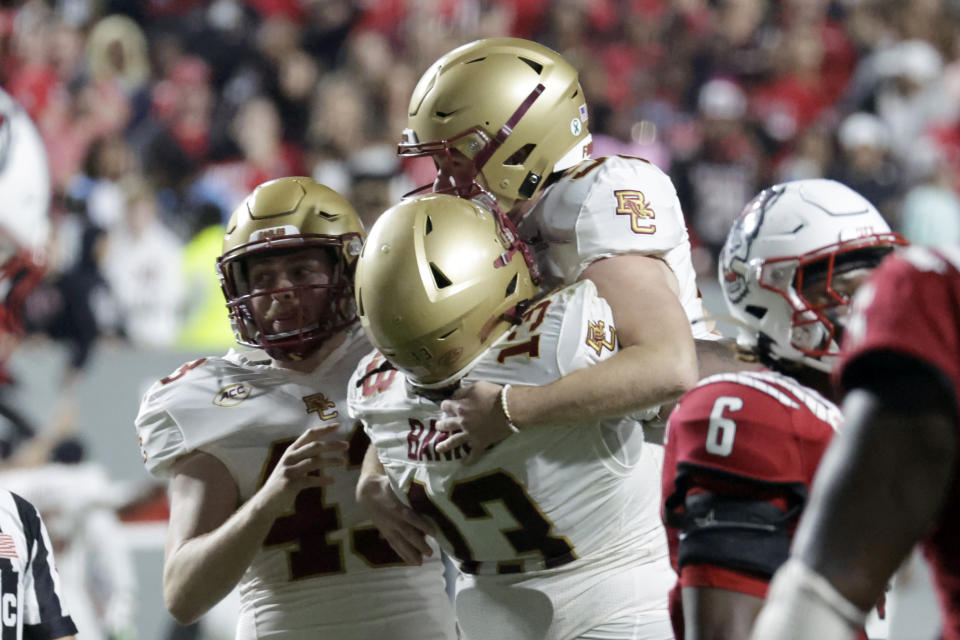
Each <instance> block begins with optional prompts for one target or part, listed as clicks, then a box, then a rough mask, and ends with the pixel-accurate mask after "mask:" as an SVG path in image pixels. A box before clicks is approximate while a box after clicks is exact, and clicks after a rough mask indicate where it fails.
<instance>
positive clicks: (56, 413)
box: [0, 0, 960, 640]
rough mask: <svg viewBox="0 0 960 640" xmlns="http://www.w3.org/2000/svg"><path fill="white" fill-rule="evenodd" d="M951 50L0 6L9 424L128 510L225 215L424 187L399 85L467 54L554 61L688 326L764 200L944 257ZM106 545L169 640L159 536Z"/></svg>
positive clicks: (546, 10)
mask: <svg viewBox="0 0 960 640" xmlns="http://www.w3.org/2000/svg"><path fill="white" fill-rule="evenodd" d="M958 34H960V3H957V2H955V1H953V0H914V1H912V2H910V3H901V2H896V1H893V0H832V1H828V0H782V1H779V2H767V1H763V0H556V1H548V0H383V1H376V0H365V1H357V2H347V1H345V0H214V1H199V0H142V1H133V0H127V1H124V0H30V1H28V2H13V3H11V2H5V3H2V4H0V85H2V86H3V87H4V88H5V89H6V90H7V91H9V92H10V93H12V94H13V95H14V96H15V97H16V98H17V99H18V100H20V102H21V103H22V104H23V105H24V106H25V107H26V108H27V110H28V111H29V112H30V114H31V116H32V117H33V119H34V120H35V122H36V123H37V124H38V127H39V129H40V131H41V133H42V135H43V137H44V140H45V144H46V146H47V149H48V152H49V154H50V158H51V172H52V177H53V183H54V189H55V198H54V207H53V211H52V217H53V222H54V231H55V233H54V238H53V240H52V245H51V247H52V250H51V269H50V273H49V275H48V278H47V281H46V284H45V286H44V288H43V289H42V290H41V292H40V294H39V295H38V296H36V298H35V300H34V302H33V303H32V304H31V305H30V306H29V307H28V316H29V320H30V326H31V335H30V336H29V337H28V339H27V340H26V342H25V343H24V345H23V346H22V347H21V349H20V350H19V351H18V352H17V353H16V354H15V356H14V358H13V360H12V361H11V362H10V363H9V372H10V374H11V375H12V377H13V378H14V379H15V380H16V382H17V384H16V385H15V386H8V387H7V388H6V395H5V401H6V402H8V403H10V404H12V405H13V406H17V407H19V408H20V409H21V410H22V411H23V412H24V413H25V414H26V415H27V417H28V418H29V419H30V420H31V421H32V422H33V423H34V424H36V425H38V426H40V427H43V426H44V425H50V424H51V423H53V422H55V421H56V422H57V424H58V425H59V427H60V428H61V429H63V431H64V432H75V433H77V434H79V435H80V436H81V437H82V438H83V439H84V440H85V441H86V444H87V452H88V457H89V459H90V460H92V461H94V462H96V463H99V464H101V465H103V467H104V468H105V469H106V470H107V472H108V473H109V476H110V477H111V478H112V480H114V481H115V482H116V483H117V487H118V491H119V492H122V491H129V489H130V488H131V487H134V488H143V487H146V486H148V483H149V480H148V477H147V475H146V473H145V471H144V470H143V468H142V465H141V461H140V458H139V455H138V451H137V445H136V438H135V435H134V432H133V427H132V422H133V417H134V416H135V414H136V410H137V406H138V403H139V397H140V394H141V393H142V391H143V390H144V389H145V387H146V385H148V384H149V383H150V382H152V381H153V380H155V379H156V378H158V377H161V376H163V375H166V374H167V373H169V372H171V371H173V370H174V369H176V368H177V367H178V366H179V365H180V364H182V363H183V362H185V361H188V360H192V359H194V358H196V357H198V356H199V355H206V354H209V353H218V352H222V351H224V350H225V349H226V348H227V347H228V346H229V343H230V335H229V331H228V330H227V324H226V320H225V314H224V313H223V309H222V297H221V296H220V293H219V290H218V289H217V286H216V281H215V278H214V276H213V269H212V261H213V258H214V257H215V256H216V254H217V252H218V245H219V239H220V230H221V226H220V225H222V223H223V221H224V220H225V218H226V217H227V216H228V215H229V213H230V211H231V210H232V209H233V207H234V206H235V205H236V204H237V202H239V200H240V199H241V198H242V197H243V196H244V195H245V194H246V193H247V192H248V191H249V190H250V189H252V187H253V186H255V185H256V184H258V183H260V182H262V181H263V180H266V179H269V178H273V177H279V176H282V175H290V174H304V175H312V176H314V177H315V178H317V179H318V180H320V181H321V182H324V183H326V184H328V185H330V186H332V187H334V188H336V189H337V190H339V191H340V192H341V193H344V194H345V195H347V196H348V197H349V198H350V199H351V200H352V201H353V202H354V203H355V204H356V206H357V208H358V209H359V210H360V211H361V213H362V215H363V216H364V218H365V220H366V222H367V223H368V224H369V223H370V222H371V221H372V220H373V219H375V217H376V215H377V213H378V212H379V211H381V210H382V209H383V208H385V207H386V206H389V204H391V203H392V202H395V201H396V200H397V199H398V198H399V197H400V196H401V195H402V194H403V193H404V192H406V191H407V190H409V189H410V188H412V187H413V186H415V185H418V184H422V183H424V182H426V181H428V180H429V178H430V174H431V166H432V165H431V164H430V162H429V161H422V160H421V161H410V162H407V161H404V162H400V161H399V160H398V159H397V158H396V157H395V156H394V149H395V143H396V140H397V139H398V137H399V133H400V131H401V130H402V128H403V126H404V123H405V112H406V104H407V99H408V97H409V95H410V92H411V90H412V88H413V84H414V83H415V82H416V80H417V78H418V77H419V75H420V73H422V71H423V70H424V69H425V68H426V67H427V65H428V64H429V63H430V62H431V61H432V60H434V59H435V58H436V57H438V56H439V55H441V54H442V53H444V52H445V51H447V50H449V49H450V48H452V47H453V46H456V45H458V44H461V43H465V42H468V41H470V40H473V39H476V38H479V37H489V36H501V35H514V36H520V37H527V38H532V39H535V40H537V41H540V42H543V43H545V44H547V45H549V46H552V47H554V48H555V49H557V50H559V51H561V52H562V53H563V54H564V55H565V56H567V57H568V59H569V60H570V61H571V62H573V63H574V64H575V65H576V66H577V67H578V68H579V69H581V82H582V84H583V87H584V91H585V93H586V97H587V101H588V104H589V106H590V113H589V115H590V118H589V123H588V124H589V126H590V128H591V130H592V132H593V134H594V141H595V153H596V154H597V155H606V154H611V153H626V154H631V155H639V156H643V157H647V158H649V159H650V160H651V161H653V162H655V163H656V164H657V165H658V166H660V167H661V168H663V169H664V170H665V171H667V172H668V173H669V174H670V175H671V177H672V178H673V179H674V181H675V183H676V185H677V188H678V193H679V195H680V198H681V201H682V204H683V207H684V212H685V214H686V215H687V219H688V223H689V227H690V230H691V236H692V238H693V240H694V243H695V263H696V265H697V268H698V272H699V274H700V285H701V289H702V291H703V293H704V297H705V300H706V304H707V307H708V309H710V310H713V311H715V312H719V311H722V309H723V304H722V300H721V299H720V298H719V297H718V295H717V290H716V285H715V284H714V279H715V254H716V251H717V249H718V247H719V246H720V244H722V241H723V238H724V236H725V233H726V230H727V228H728V227H729V223H730V221H731V220H732V219H733V217H734V216H736V215H737V214H738V213H739V211H740V209H741V208H742V207H743V205H744V204H745V203H746V201H747V200H748V199H749V198H750V197H751V196H752V195H753V193H755V192H756V191H757V190H759V189H760V188H762V187H763V186H766V185H768V184H770V183H772V182H775V181H780V180H787V179H793V178H808V177H818V176H824V177H831V178H836V179H839V180H841V181H843V182H845V183H847V184H849V185H850V186H852V187H853V188H855V189H857V190H858V191H860V192H861V193H863V194H864V195H865V196H866V197H867V198H869V199H870V200H871V201H872V202H873V203H874V204H876V205H877V207H878V208H879V209H880V210H881V212H882V213H883V214H884V216H885V217H887V219H888V221H889V222H890V224H891V226H893V227H894V228H895V229H897V230H900V231H902V232H903V233H904V234H905V235H907V236H908V238H910V239H911V240H912V241H913V242H916V243H926V242H957V241H960V200H958V197H957V185H958V184H960V181H958V178H960V120H958V113H960V46H958V45H960V35H958ZM0 206H2V203H0ZM77 282H81V283H83V286H81V287H77V286H76V283H77ZM78 309H79V310H81V311H82V312H83V313H82V314H81V316H82V318H83V319H84V321H83V322H81V321H73V320H70V319H69V318H67V319H66V320H65V318H66V315H65V314H66V313H67V311H68V310H71V311H76V310H78ZM720 329H721V330H723V331H724V332H727V333H729V331H730V329H729V327H727V326H724V325H721V326H720ZM126 531H127V535H125V536H124V537H125V538H127V539H129V540H131V541H132V542H133V543H134V548H133V554H134V559H135V566H136V571H137V588H138V595H137V597H136V603H137V606H138V610H137V613H136V626H137V629H138V636H139V637H140V638H142V639H145V640H153V639H154V638H158V639H159V638H162V637H165V635H166V633H167V632H168V630H169V627H168V624H169V617H167V616H166V614H165V612H164V611H163V606H162V600H161V597H160V563H161V557H160V548H159V540H160V537H159V536H162V532H158V531H156V530H153V531H152V533H148V532H145V531H144V530H143V529H135V528H131V527H129V526H128V527H127V528H126Z"/></svg>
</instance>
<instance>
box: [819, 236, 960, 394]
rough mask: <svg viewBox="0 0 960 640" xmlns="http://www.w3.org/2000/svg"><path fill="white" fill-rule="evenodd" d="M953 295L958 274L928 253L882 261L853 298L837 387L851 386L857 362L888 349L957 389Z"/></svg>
mask: <svg viewBox="0 0 960 640" xmlns="http://www.w3.org/2000/svg"><path fill="white" fill-rule="evenodd" d="M958 293H960V276H958V274H957V270H956V269H955V268H954V267H953V266H952V265H951V264H950V263H949V262H948V261H947V260H945V259H944V258H943V257H941V256H939V255H938V254H936V253H934V252H933V251H931V250H929V249H926V248H921V247H915V248H911V249H908V250H907V251H905V252H903V253H902V254H899V255H894V256H891V257H890V258H888V259H887V260H885V261H884V262H883V264H881V266H880V267H879V268H878V269H877V270H876V271H875V272H874V274H873V276H872V277H871V279H870V281H869V282H868V283H867V284H865V285H863V286H862V287H861V288H860V290H859V291H858V292H857V294H856V296H855V298H854V302H853V304H852V308H851V316H850V319H849V321H848V322H847V329H846V332H845V335H844V344H843V351H842V353H841V362H840V366H839V367H837V372H838V375H839V382H840V385H841V386H842V387H844V388H846V389H850V388H852V387H854V386H856V384H857V382H858V373H859V371H860V368H859V364H860V363H861V362H862V361H864V360H865V358H866V357H867V356H868V355H870V354H872V353H876V352H880V351H891V352H894V353H898V354H901V355H905V356H908V357H911V358H916V359H917V360H920V361H922V362H925V363H927V364H929V365H932V366H933V367H935V368H936V369H937V370H939V371H940V372H942V373H943V374H944V375H946V376H947V378H949V380H950V381H951V382H952V386H953V388H954V389H960V360H957V358H956V354H957V353H958V352H960V330H958V327H960V308H958V306H957V299H958Z"/></svg>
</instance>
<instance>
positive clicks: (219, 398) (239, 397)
mask: <svg viewBox="0 0 960 640" xmlns="http://www.w3.org/2000/svg"><path fill="white" fill-rule="evenodd" d="M252 391H253V387H251V386H250V385H249V384H248V383H246V382H235V383H233V384H228V385H227V386H225V387H224V388H223V389H220V391H218V392H217V395H215V396H214V397H213V404H215V405H217V406H218V407H235V406H237V405H238V404H240V403H241V402H243V401H244V400H246V399H247V398H249V397H250V393H251V392H252Z"/></svg>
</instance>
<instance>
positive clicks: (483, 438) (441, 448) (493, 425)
mask: <svg viewBox="0 0 960 640" xmlns="http://www.w3.org/2000/svg"><path fill="white" fill-rule="evenodd" d="M500 388H501V387H500V385H497V384H493V383H490V382H476V383H474V384H471V385H469V386H465V387H461V388H460V389H458V390H457V391H456V393H454V394H453V397H452V398H450V399H449V400H444V401H443V402H441V403H440V411H441V415H440V419H439V420H437V430H438V431H444V432H447V433H449V434H450V435H449V436H448V437H447V439H446V440H444V441H442V442H440V443H439V444H437V451H438V452H440V453H446V452H447V451H452V450H453V449H455V448H457V447H459V446H463V445H467V446H468V447H469V449H470V453H469V454H468V455H467V457H466V458H465V459H464V464H473V463H475V462H476V461H477V460H479V459H480V457H481V456H482V455H483V454H484V452H486V450H487V449H488V448H489V447H491V446H493V445H495V444H497V443H498V442H500V441H501V440H503V439H504V438H506V437H507V436H509V435H510V434H511V433H513V431H511V430H510V427H509V426H508V425H507V417H506V416H505V415H503V409H501V408H500Z"/></svg>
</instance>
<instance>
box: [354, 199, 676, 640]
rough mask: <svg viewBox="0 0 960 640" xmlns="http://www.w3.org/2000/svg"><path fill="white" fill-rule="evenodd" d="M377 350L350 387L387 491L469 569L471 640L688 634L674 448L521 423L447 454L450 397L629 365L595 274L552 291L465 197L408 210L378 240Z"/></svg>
mask: <svg viewBox="0 0 960 640" xmlns="http://www.w3.org/2000/svg"><path fill="white" fill-rule="evenodd" d="M356 286H357V302H358V308H359V314H360V319H361V323H362V325H363V327H364V329H365V330H366V331H367V334H368V336H369V337H370V339H371V342H373V344H374V345H375V346H376V347H377V349H378V350H379V351H376V352H374V353H373V354H371V355H369V356H368V357H366V358H364V359H363V360H362V361H361V362H360V365H359V367H358V368H357V370H356V372H355V373H354V375H353V378H352V379H351V382H350V384H349V387H348V402H349V406H350V411H351V413H352V415H354V416H356V417H358V418H360V419H361V420H362V421H363V422H364V424H365V427H366V429H367V433H368V434H369V435H370V438H371V440H372V446H371V450H374V451H376V452H377V453H378V455H379V462H380V463H381V464H382V466H383V468H385V469H386V472H387V477H388V481H389V486H390V489H391V490H392V492H394V493H395V495H397V496H400V497H401V499H402V500H403V501H404V503H405V507H406V508H408V509H410V510H411V511H412V512H414V513H415V514H417V515H418V516H420V517H422V518H425V519H427V520H429V521H430V522H431V523H432V525H433V528H434V530H435V531H436V532H437V539H438V541H439V542H440V544H441V546H442V548H443V549H444V551H446V553H447V554H449V555H450V556H451V558H453V560H454V561H455V563H456V564H457V565H458V567H459V569H460V573H459V576H458V578H457V583H456V596H455V609H456V615H457V623H458V626H459V629H460V633H461V637H462V638H465V639H468V640H478V639H490V640H494V639H496V640H501V639H502V638H511V639H512V640H533V639H537V640H553V639H557V640H559V639H561V638H575V637H576V638H585V639H599V638H606V639H611V640H612V639H615V638H623V639H627V638H633V639H638V638H643V639H648V638H650V639H652V638H663V639H666V638H672V637H673V635H672V631H671V628H670V623H669V619H668V614H667V598H666V596H667V591H668V589H669V586H670V585H671V584H672V583H673V580H674V574H673V571H672V570H671V569H670V565H669V560H668V555H667V548H666V537H665V535H664V531H663V527H662V525H661V523H660V521H659V517H658V514H657V511H658V505H659V486H658V484H657V480H658V475H659V469H660V460H659V456H658V454H657V450H658V449H659V447H653V446H651V445H648V444H645V443H644V442H643V431H642V429H641V427H640V424H639V423H638V422H637V421H636V420H634V419H632V418H628V417H616V418H605V419H599V420H598V419H592V418H587V419H584V418H581V417H579V416H578V415H576V414H571V415H567V416H565V417H564V419H563V420H562V421H558V423H557V424H552V425H548V426H549V427H550V428H538V427H539V425H517V424H513V423H512V420H511V409H510V407H509V406H508V405H507V404H499V403H498V404H497V406H496V411H497V412H498V414H499V416H500V419H502V420H503V421H504V422H505V423H506V424H508V425H510V427H509V428H510V429H511V435H510V436H509V437H507V438H505V439H504V440H502V441H501V442H499V443H498V444H496V445H495V446H494V447H493V448H491V449H490V450H488V452H487V453H486V455H484V456H482V457H481V458H479V459H478V461H477V462H476V463H475V464H474V465H473V466H466V465H464V464H463V461H464V459H465V458H466V456H467V455H468V453H469V448H470V445H460V446H457V447H454V448H453V449H448V450H445V451H444V450H442V447H441V445H442V444H443V443H444V441H445V440H446V439H449V437H450V436H449V434H446V433H442V432H440V431H439V430H438V428H437V422H438V420H439V418H440V415H441V409H440V403H441V402H442V400H443V399H444V398H446V397H448V396H449V395H450V393H451V392H453V391H454V390H456V389H457V388H458V387H461V386H463V385H467V384H476V383H477V381H481V380H487V381H491V382H492V383H494V384H496V385H498V386H500V385H503V388H505V389H510V388H512V387H511V385H529V384H547V383H550V382H552V381H554V380H556V379H558V378H560V377H561V376H563V375H565V374H568V373H570V372H574V371H578V370H581V369H583V368H585V367H590V366H594V367H595V366H598V364H597V363H600V362H603V361H605V360H607V359H609V358H613V357H615V356H616V354H617V353H618V351H619V349H620V347H619V344H618V340H617V337H618V329H619V328H618V327H617V325H616V323H615V319H614V317H613V312H612V311H611V308H610V306H609V305H608V304H607V303H606V302H605V301H604V300H603V299H602V298H600V297H599V296H598V294H597V288H596V286H595V285H594V284H593V282H591V281H589V280H584V281H581V282H578V283H575V284H572V285H570V286H567V287H565V288H562V289H559V290H556V291H555V292H554V293H552V294H547V295H538V293H537V288H536V286H535V285H534V283H533V280H532V278H531V275H530V271H529V269H528V267H527V263H526V261H525V260H524V258H523V256H522V254H521V253H520V252H516V251H513V252H512V251H511V249H510V242H509V240H507V239H505V238H504V236H503V235H502V234H501V230H500V227H499V225H498V224H497V222H496V219H495V215H494V214H492V213H491V212H490V211H489V210H486V209H484V208H483V207H481V206H480V205H478V204H477V203H474V202H471V201H469V200H466V199H462V198H457V197H454V196H451V195H444V194H430V195H426V196H420V197H418V198H415V199H408V200H406V201H403V202H401V203H400V204H398V205H396V206H394V207H393V208H391V209H389V210H387V211H386V212H385V213H384V214H383V215H382V216H381V217H380V218H379V220H377V222H376V224H374V226H373V228H372V229H371V232H370V236H369V238H368V240H367V243H366V246H365V249H364V253H363V254H362V255H361V256H360V259H359V261H358V266H357V276H356Z"/></svg>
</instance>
